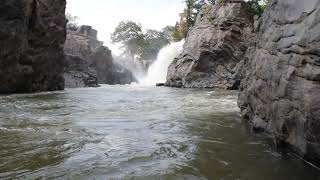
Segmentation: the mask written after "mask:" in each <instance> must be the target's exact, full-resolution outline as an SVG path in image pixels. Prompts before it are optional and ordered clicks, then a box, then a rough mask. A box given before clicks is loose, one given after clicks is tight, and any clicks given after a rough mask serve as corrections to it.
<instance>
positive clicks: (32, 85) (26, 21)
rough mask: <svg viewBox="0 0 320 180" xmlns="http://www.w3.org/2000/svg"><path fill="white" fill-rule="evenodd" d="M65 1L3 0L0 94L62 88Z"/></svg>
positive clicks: (0, 17)
mask: <svg viewBox="0 0 320 180" xmlns="http://www.w3.org/2000/svg"><path fill="white" fill-rule="evenodd" d="M65 6H66V1H65V0H5V1H2V2H1V3H0V24H1V28H0V77H1V83H0V93H22V92H36V91H51V90H61V89H63V88H64V79H63V75H62V73H63V64H64V54H63V44H64V41H65V36H66V18H65Z"/></svg>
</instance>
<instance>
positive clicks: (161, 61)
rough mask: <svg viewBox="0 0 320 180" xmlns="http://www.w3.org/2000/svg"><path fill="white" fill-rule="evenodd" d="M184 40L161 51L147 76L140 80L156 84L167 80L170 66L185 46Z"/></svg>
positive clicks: (147, 83) (144, 82)
mask: <svg viewBox="0 0 320 180" xmlns="http://www.w3.org/2000/svg"><path fill="white" fill-rule="evenodd" d="M183 44H184V40H182V41H180V42H176V43H171V44H169V45H167V46H165V47H164V48H162V49H161V50H160V51H159V54H158V57H157V60H156V61H155V62H154V63H153V64H152V65H151V66H150V67H149V69H148V73H147V76H146V77H144V78H142V79H141V80H139V83H140V84H142V85H156V83H164V82H165V81H166V77H167V72H168V67H169V65H170V63H171V62H172V61H173V59H174V58H175V57H176V56H178V55H179V54H180V53H181V51H182V48H183Z"/></svg>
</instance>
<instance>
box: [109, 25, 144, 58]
mask: <svg viewBox="0 0 320 180" xmlns="http://www.w3.org/2000/svg"><path fill="white" fill-rule="evenodd" d="M111 40H112V43H121V44H122V45H123V49H124V53H125V54H126V55H128V56H130V57H132V58H134V57H135V56H136V55H140V54H141V52H142V48H143V47H144V46H145V44H144V43H145V42H144V37H143V32H142V27H141V25H140V24H137V23H135V22H133V21H122V22H120V23H119V25H118V26H117V27H116V29H115V31H114V32H113V33H112V35H111Z"/></svg>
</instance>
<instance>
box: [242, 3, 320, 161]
mask: <svg viewBox="0 0 320 180" xmlns="http://www.w3.org/2000/svg"><path fill="white" fill-rule="evenodd" d="M247 60H248V61H247V63H246V64H245V68H246V75H245V78H244V80H243V82H242V85H241V91H240V96H239V106H240V108H241V113H242V115H243V117H244V118H245V119H247V121H248V122H249V124H250V126H251V127H252V128H253V129H255V130H259V131H265V132H268V133H270V134H272V136H274V137H276V139H277V140H280V141H281V142H285V144H287V145H289V146H291V147H293V149H295V150H296V152H297V153H299V154H300V155H301V156H304V155H305V157H306V158H307V159H308V158H309V159H313V160H319V159H320V1H319V0H308V1H300V0H273V1H272V2H271V4H270V6H269V7H268V9H267V10H266V11H265V13H264V14H263V16H262V18H261V24H260V28H259V33H258V35H257V40H256V45H255V46H253V47H251V48H250V50H248V52H247ZM319 162H320V161H319Z"/></svg>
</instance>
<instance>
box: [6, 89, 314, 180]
mask: <svg viewBox="0 0 320 180" xmlns="http://www.w3.org/2000/svg"><path fill="white" fill-rule="evenodd" d="M236 101H237V92H233V91H228V92H226V91H214V90H196V89H175V88H165V87H159V88H156V87H151V86H139V85H127V86H120V85H119V86H102V87H100V88H83V89H72V90H71V89H70V90H65V91H59V92H46V93H37V94H18V95H9V96H0V179H146V180H149V179H151V180H152V179H168V180H170V179H172V180H175V179H209V180H215V179H217V180H219V179H221V180H228V179H230V180H234V179H239V180H240V179H241V180H245V179H249V180H263V179H266V180H269V179H270V180H271V179H272V180H277V179H279V180H280V179H281V180H286V179H290V180H300V179H306V180H313V179H319V175H320V174H319V173H318V172H317V171H316V170H315V169H313V168H311V167H309V166H308V165H307V164H305V163H303V162H302V161H301V160H299V159H296V158H294V157H293V156H291V155H290V154H279V153H277V152H275V151H274V149H273V147H272V143H270V142H272V141H270V140H268V139H266V138H263V137H259V136H257V135H252V134H250V133H249V132H248V131H247V130H246V128H245V126H243V125H242V123H241V122H240V118H239V115H238V112H239V109H238V108H237V103H236Z"/></svg>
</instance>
